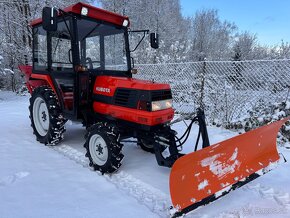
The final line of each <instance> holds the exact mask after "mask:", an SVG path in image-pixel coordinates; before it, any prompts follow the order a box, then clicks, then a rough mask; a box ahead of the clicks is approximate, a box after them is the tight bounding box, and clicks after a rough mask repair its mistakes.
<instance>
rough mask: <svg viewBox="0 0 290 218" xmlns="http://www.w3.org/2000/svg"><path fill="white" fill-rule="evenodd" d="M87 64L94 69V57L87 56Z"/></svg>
mask: <svg viewBox="0 0 290 218" xmlns="http://www.w3.org/2000/svg"><path fill="white" fill-rule="evenodd" d="M86 64H88V65H89V67H88V68H89V69H90V70H92V69H93V68H94V66H93V61H92V59H91V58H90V57H87V58H86Z"/></svg>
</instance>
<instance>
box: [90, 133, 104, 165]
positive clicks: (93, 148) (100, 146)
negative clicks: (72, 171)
mask: <svg viewBox="0 0 290 218" xmlns="http://www.w3.org/2000/svg"><path fill="white" fill-rule="evenodd" d="M89 150H90V154H91V157H92V160H93V162H94V163H95V164H97V165H99V166H103V165H104V164H105V163H106V162H107V160H108V147H107V143H106V142H105V140H104V139H103V137H102V136H100V135H98V134H94V135H93V136H92V137H91V138H90V141H89Z"/></svg>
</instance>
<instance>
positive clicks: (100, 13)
mask: <svg viewBox="0 0 290 218" xmlns="http://www.w3.org/2000/svg"><path fill="white" fill-rule="evenodd" d="M83 7H85V8H87V9H88V14H87V15H86V17H90V18H93V19H96V20H102V21H106V22H109V23H112V24H115V25H119V26H122V25H123V22H124V20H128V22H129V18H128V17H127V16H122V15H119V14H116V13H113V12H110V11H106V10H104V9H101V8H97V7H94V6H91V5H89V4H85V3H82V2H79V3H76V4H74V5H71V6H68V7H66V8H64V9H63V11H65V12H67V13H73V14H79V15H81V11H82V8H83ZM41 23H42V18H38V19H35V20H33V21H31V22H30V25H31V26H36V25H38V24H41Z"/></svg>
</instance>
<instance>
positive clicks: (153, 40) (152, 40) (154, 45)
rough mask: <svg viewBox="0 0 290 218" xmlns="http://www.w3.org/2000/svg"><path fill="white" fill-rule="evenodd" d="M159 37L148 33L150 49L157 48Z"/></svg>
mask: <svg viewBox="0 0 290 218" xmlns="http://www.w3.org/2000/svg"><path fill="white" fill-rule="evenodd" d="M158 38H159V35H158V34H157V33H150V45H151V47H152V48H154V49H157V48H159V39H158Z"/></svg>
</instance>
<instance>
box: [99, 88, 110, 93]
mask: <svg viewBox="0 0 290 218" xmlns="http://www.w3.org/2000/svg"><path fill="white" fill-rule="evenodd" d="M96 91H98V92H106V93H110V92H111V89H109V88H104V87H96Z"/></svg>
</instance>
